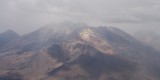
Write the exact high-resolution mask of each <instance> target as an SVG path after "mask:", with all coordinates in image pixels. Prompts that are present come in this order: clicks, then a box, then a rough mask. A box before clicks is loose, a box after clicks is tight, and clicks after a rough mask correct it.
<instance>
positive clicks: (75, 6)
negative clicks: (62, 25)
mask: <svg viewBox="0 0 160 80" xmlns="http://www.w3.org/2000/svg"><path fill="white" fill-rule="evenodd" d="M66 20H70V21H74V22H85V23H87V24H89V25H94V26H98V25H106V26H117V27H119V28H122V29H124V30H126V31H127V32H131V33H133V32H134V31H137V30H139V29H153V30H156V31H158V30H160V26H159V25H160V0H0V32H3V31H5V30H7V29H13V30H15V31H16V32H18V33H20V34H24V33H28V32H31V31H34V30H36V29H38V28H39V27H41V26H42V25H45V24H49V23H53V22H61V21H66Z"/></svg>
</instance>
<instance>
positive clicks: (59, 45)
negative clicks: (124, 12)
mask: <svg viewBox="0 0 160 80" xmlns="http://www.w3.org/2000/svg"><path fill="white" fill-rule="evenodd" d="M7 45H8V46H6V47H4V49H5V52H2V53H1V55H0V79H2V80H4V79H6V78H7V77H9V78H10V79H9V80H147V79H148V80H159V79H160V77H159V76H160V75H159V70H160V65H159V64H158V63H159V60H160V59H159V57H160V54H159V52H158V51H155V50H154V49H152V48H150V47H147V46H145V45H143V44H141V43H140V42H139V41H137V40H136V39H134V38H133V37H132V36H130V35H129V34H127V33H125V32H124V31H122V30H120V29H117V28H113V27H105V26H101V27H90V26H88V25H85V24H77V23H68V22H67V23H66V22H65V23H58V24H51V25H46V26H44V27H42V28H40V29H38V30H37V31H34V32H32V33H29V34H26V35H24V36H22V37H20V38H19V39H17V40H14V41H12V42H10V43H8V44H7ZM7 79H8V78H7Z"/></svg>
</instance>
